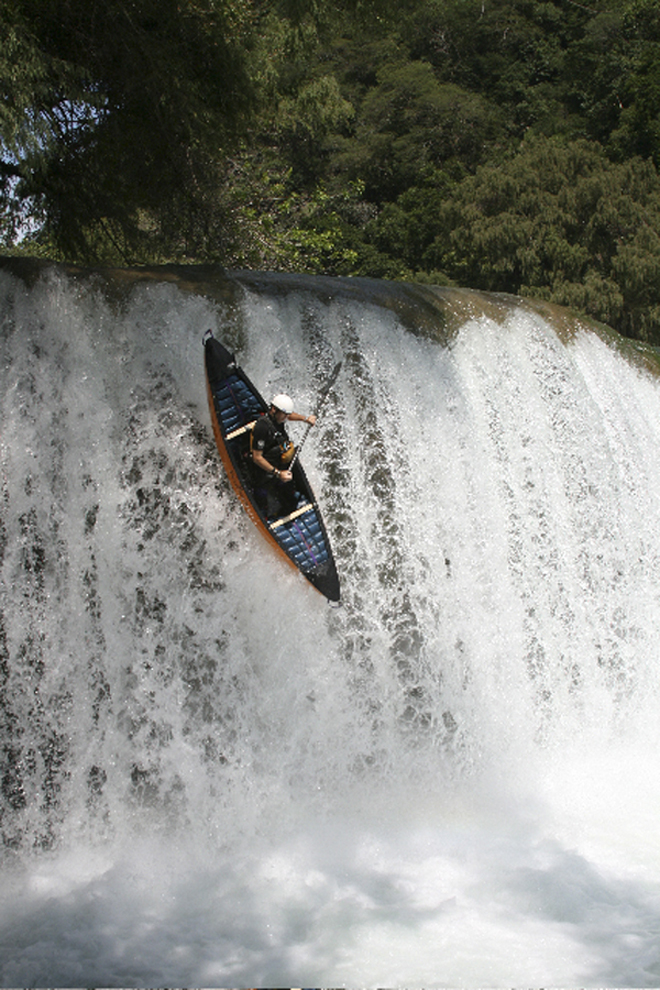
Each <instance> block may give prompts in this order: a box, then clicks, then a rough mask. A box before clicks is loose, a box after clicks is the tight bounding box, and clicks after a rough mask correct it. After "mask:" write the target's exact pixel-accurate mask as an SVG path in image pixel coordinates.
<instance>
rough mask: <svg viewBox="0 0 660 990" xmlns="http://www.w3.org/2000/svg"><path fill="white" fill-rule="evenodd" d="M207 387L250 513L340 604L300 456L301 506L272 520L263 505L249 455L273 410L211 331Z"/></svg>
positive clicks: (218, 435)
mask: <svg viewBox="0 0 660 990" xmlns="http://www.w3.org/2000/svg"><path fill="white" fill-rule="evenodd" d="M204 357H205V366H206V386H207V393H208V400H209V409H210V412H211V422H212V424H213V434H214V436H215V442H216V444H217V447H218V452H219V454H220V458H221V460H222V463H223V465H224V467H225V470H226V472H227V476H228V478H229V481H230V482H231V484H232V487H233V489H234V491H235V492H236V494H237V495H238V497H239V499H240V501H241V502H242V504H243V506H244V508H245V510H246V512H247V514H248V515H249V517H250V519H251V520H252V522H253V523H254V524H255V525H256V526H257V528H258V529H259V530H260V531H261V533H262V534H263V535H264V536H265V537H266V539H267V540H268V542H269V543H270V544H271V546H272V547H274V548H275V550H276V551H277V552H278V553H279V554H280V555H281V556H282V557H284V559H285V560H286V561H287V562H288V563H289V564H290V565H291V566H293V567H295V568H296V569H297V570H298V571H300V572H301V574H303V575H304V576H305V577H306V578H307V580H308V581H309V582H310V583H311V584H312V585H313V586H314V587H315V588H316V590H317V591H319V592H320V593H321V594H322V595H324V596H325V597H326V598H327V599H328V601H331V602H338V601H339V597H340V592H339V576H338V574H337V568H336V566H335V561H334V557H333V555H332V549H331V547H330V540H329V539H328V534H327V532H326V528H325V525H324V522H323V519H322V517H321V512H320V509H319V506H318V503H317V501H316V498H315V497H314V493H313V492H312V488H311V486H310V484H309V481H308V480H307V476H306V475H305V472H304V470H303V467H302V464H301V463H300V458H297V459H296V461H295V463H294V464H293V468H292V470H293V483H294V488H295V491H296V492H297V493H298V499H297V506H296V507H295V508H294V509H292V510H290V511H288V512H287V514H286V515H279V516H276V517H274V518H267V516H266V514H265V510H264V508H263V507H262V506H261V505H260V503H259V502H258V500H257V498H256V496H255V492H254V488H253V481H252V470H253V469H252V468H251V464H250V460H249V457H247V456H246V455H247V453H248V451H249V447H250V431H251V429H252V427H253V426H254V424H255V422H256V420H257V419H258V417H259V416H263V415H264V414H266V413H267V412H268V408H269V407H268V406H267V405H266V402H265V401H264V399H263V397H262V396H261V394H260V393H259V391H258V389H257V388H256V387H255V386H254V385H253V384H252V382H251V381H250V379H249V378H248V376H247V375H246V374H245V372H244V371H243V370H242V368H240V367H239V365H238V364H237V362H236V359H235V357H234V356H233V354H231V353H230V352H229V351H228V350H227V349H226V348H225V347H223V345H222V344H221V343H220V342H219V341H218V340H216V339H215V337H214V336H213V334H212V333H211V331H210V330H209V331H208V332H207V333H206V335H205V336H204Z"/></svg>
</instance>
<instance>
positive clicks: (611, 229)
mask: <svg viewBox="0 0 660 990" xmlns="http://www.w3.org/2000/svg"><path fill="white" fill-rule="evenodd" d="M658 230H660V177H658V174H657V172H656V170H655V168H654V167H653V165H652V163H651V162H648V161H643V160H642V159H640V158H632V159H630V160H629V161H627V162H624V163H613V162H611V161H609V160H608V158H607V157H606V155H605V153H604V151H603V150H602V148H600V146H598V145H596V144H594V143H593V142H588V141H585V140H579V141H573V142H563V141H560V140H558V139H550V138H545V137H541V136H533V135H531V136H529V137H528V138H527V140H526V141H525V142H523V144H522V146H521V148H520V150H519V151H518V153H517V154H516V155H515V156H513V157H512V158H511V159H510V161H508V162H507V163H505V164H503V165H500V166H499V167H495V166H492V165H484V166H482V167H480V168H479V169H478V170H477V172H476V173H475V175H474V176H470V177H468V178H466V179H465V180H464V181H463V182H462V183H461V184H460V185H459V186H458V187H457V188H456V190H455V191H454V194H453V196H452V198H451V199H450V200H447V201H445V202H444V204H443V206H442V208H441V210H440V212H439V215H438V227H437V233H436V236H435V239H434V242H433V244H432V245H430V246H429V248H428V249H427V259H428V263H432V264H433V265H434V266H435V267H436V268H439V269H441V270H443V271H444V272H446V273H447V274H448V275H449V276H450V277H451V278H452V279H454V280H455V281H457V282H459V283H460V284H462V285H469V286H473V287H475V288H482V289H489V290H496V291H505V292H513V293H522V294H525V295H535V296H539V297H542V298H545V299H549V300H551V301H553V302H557V303H562V304H568V305H573V306H576V307H577V308H580V309H582V310H583V311H586V312H588V313H590V314H591V315H593V316H595V317H597V318H598V319H601V320H603V321H604V322H607V323H609V324H610V325H612V326H614V327H615V329H620V330H621V332H623V333H625V334H628V335H630V336H636V337H639V338H641V339H644V340H651V341H654V342H660V323H659V322H658V306H659V304H660V278H659V274H660V237H659V236H658V234H657V231H658Z"/></svg>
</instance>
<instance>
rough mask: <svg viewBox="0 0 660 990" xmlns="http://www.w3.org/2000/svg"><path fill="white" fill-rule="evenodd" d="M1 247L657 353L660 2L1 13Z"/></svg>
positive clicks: (41, 4) (301, 2)
mask: <svg viewBox="0 0 660 990" xmlns="http://www.w3.org/2000/svg"><path fill="white" fill-rule="evenodd" d="M0 41H1V46H0V84H1V85H2V89H3V100H2V101H1V102H0V238H2V241H3V242H4V244H5V245H6V248H7V249H9V250H26V251H32V252H39V253H42V254H43V253H49V254H51V255H52V256H55V257H61V258H66V259H73V260H92V259H96V260H98V259H101V260H104V261H111V262H113V263H117V262H119V263H122V262H136V261H144V262H148V261H164V260H197V261H207V260H213V261H219V262H221V263H223V264H226V265H234V266H249V267H261V268H271V269H280V270H286V271H308V272H323V273H327V274H340V275H371V276H379V277H384V278H403V279H412V278H415V279H418V280H426V281H428V280H430V279H432V280H435V281H440V282H453V283H458V284H462V285H466V286H473V287H476V288H484V289H493V290H500V291H507V292H513V293H529V294H533V295H537V296H541V297H543V298H546V299H551V300H553V301H555V302H561V303H566V304H568V305H571V306H574V307H575V308H577V309H580V310H582V311H585V312H588V313H590V314H592V315H594V316H597V317H598V318H600V319H602V320H604V321H606V322H609V323H610V324H612V325H613V326H615V327H616V328H617V329H619V330H621V331H623V332H624V333H628V334H630V335H632V336H637V337H641V338H643V339H646V340H651V341H653V342H655V343H660V277H659V275H660V272H659V270H658V269H659V258H660V246H659V243H658V238H659V237H660V213H659V211H660V207H659V205H658V197H659V195H660V194H659V191H658V173H657V169H658V166H659V165H660V68H659V66H660V0H589V3H578V2H575V0H570V2H568V3H567V2H566V0H398V2H397V3H396V5H395V4H394V3H393V2H392V0H337V2H336V3H334V4H332V5H328V4H322V3H320V2H319V0H0Z"/></svg>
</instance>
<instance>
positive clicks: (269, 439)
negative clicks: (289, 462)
mask: <svg viewBox="0 0 660 990" xmlns="http://www.w3.org/2000/svg"><path fill="white" fill-rule="evenodd" d="M289 442H290V441H289V437H288V434H287V432H286V430H285V428H284V424H282V425H281V426H279V425H278V424H277V423H276V422H275V421H274V420H273V419H272V418H271V416H270V414H269V413H267V414H266V415H265V416H261V417H260V418H259V419H258V420H257V422H256V423H255V424H254V427H253V428H252V438H251V440H250V450H258V451H259V453H260V454H263V456H264V457H265V458H266V460H267V461H268V463H269V464H272V465H273V467H274V468H278V469H279V468H281V467H282V452H283V450H284V449H285V448H286V446H287V444H288V443H289ZM255 466H256V465H255Z"/></svg>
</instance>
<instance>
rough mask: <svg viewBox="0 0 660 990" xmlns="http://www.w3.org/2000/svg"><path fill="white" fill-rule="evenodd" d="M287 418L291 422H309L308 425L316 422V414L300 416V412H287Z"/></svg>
mask: <svg viewBox="0 0 660 990" xmlns="http://www.w3.org/2000/svg"><path fill="white" fill-rule="evenodd" d="M287 419H288V420H289V422H291V423H309V425H310V426H314V424H315V422H316V416H313V415H312V416H302V415H301V414H300V413H297V412H292V413H289V415H288V416H287Z"/></svg>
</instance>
